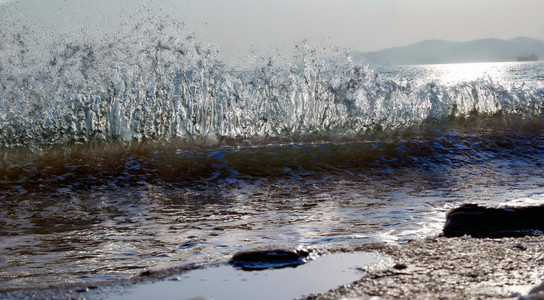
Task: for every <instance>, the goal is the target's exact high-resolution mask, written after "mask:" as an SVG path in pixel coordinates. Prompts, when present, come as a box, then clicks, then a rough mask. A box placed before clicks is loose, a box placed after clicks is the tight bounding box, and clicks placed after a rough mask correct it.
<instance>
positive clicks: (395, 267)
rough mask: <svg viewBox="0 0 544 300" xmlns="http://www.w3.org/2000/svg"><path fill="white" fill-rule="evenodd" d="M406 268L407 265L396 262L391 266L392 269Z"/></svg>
mask: <svg viewBox="0 0 544 300" xmlns="http://www.w3.org/2000/svg"><path fill="white" fill-rule="evenodd" d="M407 268H408V266H407V265H405V264H396V265H394V266H393V269H395V270H405V269H407Z"/></svg>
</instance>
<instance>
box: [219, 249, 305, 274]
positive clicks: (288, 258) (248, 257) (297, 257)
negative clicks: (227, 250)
mask: <svg viewBox="0 0 544 300" xmlns="http://www.w3.org/2000/svg"><path fill="white" fill-rule="evenodd" d="M312 253H313V251H311V250H305V249H296V250H282V249H279V250H278V249H276V250H258V251H247V252H239V253H236V254H234V255H233V256H232V258H231V259H230V260H229V264H231V265H232V266H234V267H236V268H240V269H242V270H246V271H251V270H264V269H270V268H285V267H296V266H299V265H301V264H304V263H306V262H307V261H309V260H311V259H312V258H313V257H312V255H311V254H312Z"/></svg>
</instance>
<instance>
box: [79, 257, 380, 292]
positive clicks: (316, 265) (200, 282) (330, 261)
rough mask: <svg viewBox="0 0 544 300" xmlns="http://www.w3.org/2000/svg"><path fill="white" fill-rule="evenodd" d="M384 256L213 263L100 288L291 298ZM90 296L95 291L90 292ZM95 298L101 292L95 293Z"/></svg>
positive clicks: (347, 278)
mask: <svg viewBox="0 0 544 300" xmlns="http://www.w3.org/2000/svg"><path fill="white" fill-rule="evenodd" d="M384 259H385V258H383V257H381V256H379V255H377V254H375V253H337V254H330V255H325V256H322V257H319V258H317V259H316V260H315V261H310V262H308V263H306V264H304V265H302V266H298V267H296V268H283V269H268V270H261V271H242V270H237V269H234V268H233V267H231V266H218V267H217V266H216V267H210V268H207V269H202V270H195V271H190V272H187V273H184V274H182V275H180V276H178V277H173V278H170V279H169V280H165V281H158V282H154V283H147V284H140V285H138V286H135V287H132V288H130V287H127V288H126V289H124V290H123V289H122V288H121V289H119V288H117V289H112V290H111V291H108V290H103V291H101V292H100V293H101V294H102V295H103V296H105V297H107V298H108V299H112V300H113V299H118V300H121V299H150V298H156V297H159V298H160V299H192V298H196V297H206V298H207V299H217V300H219V299H294V298H299V297H301V296H303V295H308V294H311V293H323V292H326V291H328V290H329V289H332V288H336V287H338V286H340V285H342V284H349V283H351V282H353V281H355V280H358V279H360V278H361V276H364V272H363V271H362V269H363V268H364V267H365V266H369V265H373V264H378V263H380V262H382V261H384ZM89 296H90V297H91V298H93V297H94V296H95V295H93V294H92V293H91V294H89ZM96 296H97V298H98V297H100V294H98V295H96Z"/></svg>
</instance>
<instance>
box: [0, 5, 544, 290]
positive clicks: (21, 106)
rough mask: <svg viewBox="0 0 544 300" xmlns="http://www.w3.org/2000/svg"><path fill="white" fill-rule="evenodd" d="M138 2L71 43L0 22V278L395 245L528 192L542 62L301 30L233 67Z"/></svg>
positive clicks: (23, 282) (539, 191)
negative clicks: (417, 58)
mask: <svg viewBox="0 0 544 300" xmlns="http://www.w3.org/2000/svg"><path fill="white" fill-rule="evenodd" d="M10 3H14V2H10ZM6 5H7V6H6V7H9V5H8V4H6ZM6 11H8V10H6ZM4 13H5V11H4ZM154 13H155V12H153V10H150V9H147V8H146V7H144V9H141V10H136V11H134V12H131V18H126V19H124V20H125V21H124V22H122V24H117V25H118V27H119V28H118V30H115V31H113V32H115V34H112V33H111V32H110V33H108V34H104V36H99V37H93V38H91V37H90V36H89V37H88V40H85V39H83V40H81V39H82V36H81V35H76V36H75V37H72V36H65V35H59V36H57V35H53V36H51V37H47V36H46V37H44V35H43V32H42V31H40V30H41V29H40V30H38V31H33V30H35V29H36V28H34V29H33V28H32V26H30V25H29V26H30V27H28V28H26V29H25V28H20V27H19V24H15V23H14V24H12V26H13V28H11V27H9V26H7V27H6V28H5V29H4V28H3V31H1V32H0V36H1V37H2V38H3V39H5V40H7V41H10V43H6V44H2V45H0V53H1V54H2V55H0V66H1V68H0V201H1V203H2V205H1V206H0V256H1V257H2V260H0V290H4V291H5V290H9V289H18V288H29V287H38V286H48V285H55V284H59V283H67V282H84V283H85V282H96V281H104V280H113V279H124V278H128V277H130V276H134V275H136V274H138V273H139V272H141V271H142V270H143V269H145V268H159V267H161V268H162V267H173V266H180V265H194V264H211V263H218V262H225V261H226V260H228V258H229V257H230V256H231V255H232V254H234V253H236V252H238V251H240V250H247V249H253V248H257V247H262V246H271V245H274V246H278V247H287V248H293V247H298V246H305V247H311V248H317V249H320V248H331V247H342V246H348V245H358V244H361V243H367V242H385V243H397V242H403V241H406V240H407V239H412V238H422V237H426V236H430V235H436V234H439V233H440V230H441V227H442V223H443V220H444V214H445V212H446V211H447V210H448V209H450V208H453V207H455V206H457V205H459V204H461V203H466V202H471V203H481V204H486V205H503V204H515V205H525V204H529V203H530V204H534V203H542V200H543V199H544V179H543V176H542V174H543V171H544V161H543V157H544V156H543V152H544V146H543V145H544V143H543V138H544V135H543V129H544V119H543V118H542V112H543V111H544V83H543V69H544V64H543V63H542V62H532V63H487V64H456V65H430V66H387V67H370V66H367V65H365V64H364V63H360V62H356V61H353V59H352V58H350V57H349V56H346V55H345V54H343V53H339V52H336V53H335V54H334V55H333V56H332V57H331V56H320V54H319V53H318V51H316V48H312V46H310V45H308V44H301V46H300V47H298V48H297V49H298V50H297V51H299V52H297V53H296V56H297V57H298V59H299V60H298V61H296V62H293V63H286V62H284V61H283V60H281V59H274V58H273V57H270V58H268V57H266V58H265V59H263V61H260V62H257V63H256V65H254V66H247V65H245V66H243V67H240V68H238V69H236V68H234V67H226V66H224V65H223V64H222V63H221V62H220V61H218V60H217V58H216V52H215V51H216V50H214V49H213V48H206V47H204V46H202V45H201V44H200V43H199V42H198V39H197V38H196V37H195V36H193V35H190V34H187V33H186V32H185V31H184V28H183V26H181V25H180V23H179V20H172V19H169V18H166V17H164V16H162V15H160V16H159V15H154ZM6 17H7V16H6ZM150 20H153V21H152V22H151V21H150ZM115 28H116V29H117V27H115ZM23 29H24V30H23ZM65 29H66V28H65ZM96 32H101V31H96ZM96 32H95V33H96ZM50 39H51V40H50ZM36 53H39V54H40V55H36ZM98 57H100V59H97V58H98Z"/></svg>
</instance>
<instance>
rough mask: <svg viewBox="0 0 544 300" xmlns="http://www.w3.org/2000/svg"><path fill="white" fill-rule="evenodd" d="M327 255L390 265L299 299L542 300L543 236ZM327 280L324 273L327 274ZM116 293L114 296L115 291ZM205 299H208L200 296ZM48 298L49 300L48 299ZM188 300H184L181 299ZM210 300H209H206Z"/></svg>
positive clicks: (23, 294)
mask: <svg viewBox="0 0 544 300" xmlns="http://www.w3.org/2000/svg"><path fill="white" fill-rule="evenodd" d="M326 252H327V253H330V254H334V253H338V252H344V253H354V252H375V253H378V254H381V255H384V256H387V258H388V263H378V264H373V265H370V266H367V267H362V268H361V269H362V270H363V271H364V273H365V274H364V275H362V276H361V278H360V279H358V280H356V281H354V282H351V283H348V284H344V285H342V286H339V287H336V288H334V289H331V290H329V291H328V292H325V293H316V294H308V295H301V296H300V298H301V299H308V300H310V299H312V300H315V299H416V298H417V299H524V300H527V299H543V298H544V293H542V292H541V294H538V296H539V297H543V298H538V297H535V296H534V295H533V296H532V297H531V296H529V297H528V296H527V295H528V294H529V292H530V291H531V290H532V289H534V288H535V287H537V286H539V285H540V284H542V282H543V280H544V236H526V237H518V238H498V239H489V238H472V237H469V236H463V237H454V238H446V237H432V238H426V239H423V240H411V241H408V242H406V243H403V244H395V245H390V244H380V243H372V244H363V245H360V246H355V247H353V248H341V249H328V251H326ZM195 269H200V268H194V267H191V268H172V269H168V270H162V271H158V272H157V273H155V272H151V273H149V272H147V273H146V271H144V272H142V273H141V274H140V275H139V276H135V277H134V278H131V279H129V280H126V281H117V282H104V283H102V284H91V285H85V284H81V285H77V284H74V285H66V286H59V287H50V288H46V289H29V290H19V291H13V292H15V293H13V294H11V295H10V293H8V294H4V295H3V297H4V296H5V297H6V299H42V298H43V299H45V298H50V299H74V297H76V298H75V299H108V295H112V296H113V295H114V294H115V293H117V292H121V293H123V290H126V289H130V288H131V287H136V286H142V285H145V284H147V283H150V282H154V281H161V280H165V279H166V278H167V277H168V276H174V275H180V274H183V273H185V272H188V271H192V270H195ZM323 275H324V276H326V274H323ZM112 292H113V293H114V294H111V293H112ZM202 296H206V295H202ZM44 297H45V298H44ZM180 299H184V298H180ZM202 299H208V298H202Z"/></svg>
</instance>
